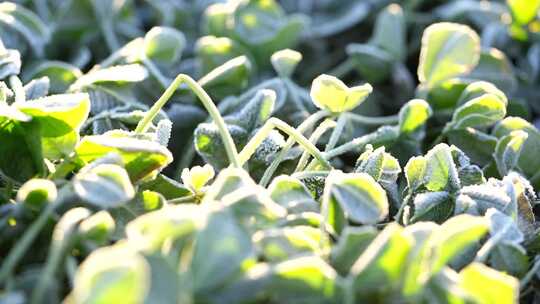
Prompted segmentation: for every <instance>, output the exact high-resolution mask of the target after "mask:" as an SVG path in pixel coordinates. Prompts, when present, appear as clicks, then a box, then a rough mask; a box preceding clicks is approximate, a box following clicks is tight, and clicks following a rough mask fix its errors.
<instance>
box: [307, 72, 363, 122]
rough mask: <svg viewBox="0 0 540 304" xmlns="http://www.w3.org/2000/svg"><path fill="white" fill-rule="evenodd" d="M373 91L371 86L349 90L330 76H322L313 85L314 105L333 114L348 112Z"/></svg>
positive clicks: (312, 97) (312, 96)
mask: <svg viewBox="0 0 540 304" xmlns="http://www.w3.org/2000/svg"><path fill="white" fill-rule="evenodd" d="M372 91H373V88H372V87H371V85H369V84H364V85H361V86H357V87H352V88H349V87H347V86H346V85H345V84H344V83H343V82H342V81H341V80H339V79H338V78H336V77H334V76H330V75H325V74H323V75H320V76H319V77H317V78H315V80H313V84H312V85H311V93H310V95H311V99H312V100H313V103H314V104H315V105H316V106H317V107H319V108H321V109H325V110H328V111H330V112H333V113H341V112H347V111H350V110H352V109H354V108H356V107H357V106H358V105H359V104H361V103H362V102H363V101H364V100H365V99H366V98H367V97H368V96H369V94H371V92H372Z"/></svg>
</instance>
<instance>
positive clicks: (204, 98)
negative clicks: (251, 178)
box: [135, 74, 242, 168]
mask: <svg viewBox="0 0 540 304" xmlns="http://www.w3.org/2000/svg"><path fill="white" fill-rule="evenodd" d="M183 83H185V84H187V86H188V87H189V88H190V89H191V90H192V91H193V92H194V93H195V95H197V97H198V98H199V100H200V101H201V102H202V104H203V105H204V107H205V108H206V110H207V111H208V113H209V114H210V116H211V117H212V119H213V120H214V123H215V124H216V125H217V127H218V130H219V133H220V135H221V140H222V141H223V144H224V146H225V150H226V152H227V156H228V158H229V162H230V164H231V165H233V166H234V167H236V168H240V167H242V166H241V164H240V162H239V159H238V151H237V150H236V146H235V145H234V141H233V139H232V137H231V134H230V133H229V130H228V129H227V125H226V124H225V121H224V120H223V117H222V116H221V114H220V113H219V110H218V108H217V107H216V105H215V104H214V102H213V101H212V98H210V96H209V95H208V94H207V93H206V92H205V91H204V89H203V88H202V87H201V86H200V85H199V83H197V82H196V81H195V80H193V78H191V77H189V76H188V75H185V74H180V75H178V76H176V78H175V79H174V80H173V82H172V83H171V85H170V86H169V87H168V88H167V89H166V90H165V92H164V93H163V95H161V97H160V98H159V99H158V100H157V101H156V103H154V105H153V106H152V107H151V108H150V110H148V112H146V115H145V116H144V118H143V119H142V120H141V121H140V122H139V124H138V125H137V128H136V129H135V132H136V133H143V132H145V131H146V130H148V128H149V127H150V124H151V123H152V120H154V118H155V117H156V115H157V114H158V113H159V111H160V110H161V108H163V106H164V105H165V104H166V103H167V101H169V99H170V98H171V97H172V95H173V94H174V92H175V91H176V89H177V88H178V87H179V86H180V85H181V84H183Z"/></svg>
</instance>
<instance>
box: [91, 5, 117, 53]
mask: <svg viewBox="0 0 540 304" xmlns="http://www.w3.org/2000/svg"><path fill="white" fill-rule="evenodd" d="M97 11H99V9H98V10H96V12H97ZM97 13H98V15H99V19H101V20H100V22H99V26H100V28H101V33H102V34H103V37H104V38H105V43H106V44H107V47H109V51H111V52H114V51H116V50H117V49H118V48H120V42H119V41H118V38H117V37H116V34H115V33H114V30H113V29H114V25H113V23H112V21H111V20H110V19H109V18H107V17H105V16H102V14H100V13H99V12H97Z"/></svg>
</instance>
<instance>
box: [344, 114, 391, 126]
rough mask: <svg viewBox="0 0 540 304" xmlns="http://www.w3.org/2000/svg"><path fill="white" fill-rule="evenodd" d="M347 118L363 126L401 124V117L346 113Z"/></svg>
mask: <svg viewBox="0 0 540 304" xmlns="http://www.w3.org/2000/svg"><path fill="white" fill-rule="evenodd" d="M345 115H346V116H347V118H348V119H349V120H351V121H353V122H356V123H359V124H363V125H376V126H380V125H394V124H397V123H399V115H392V116H382V117H369V116H363V115H360V114H355V113H345Z"/></svg>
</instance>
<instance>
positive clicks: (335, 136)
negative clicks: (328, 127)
mask: <svg viewBox="0 0 540 304" xmlns="http://www.w3.org/2000/svg"><path fill="white" fill-rule="evenodd" d="M346 124H347V115H344V114H341V115H339V118H338V119H337V124H336V127H335V128H334V131H333V132H332V135H330V139H329V140H328V143H327V144H326V148H325V149H324V152H328V151H330V150H331V149H333V148H334V147H335V146H336V145H337V143H338V141H339V137H340V136H341V133H343V129H345V125H346Z"/></svg>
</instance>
